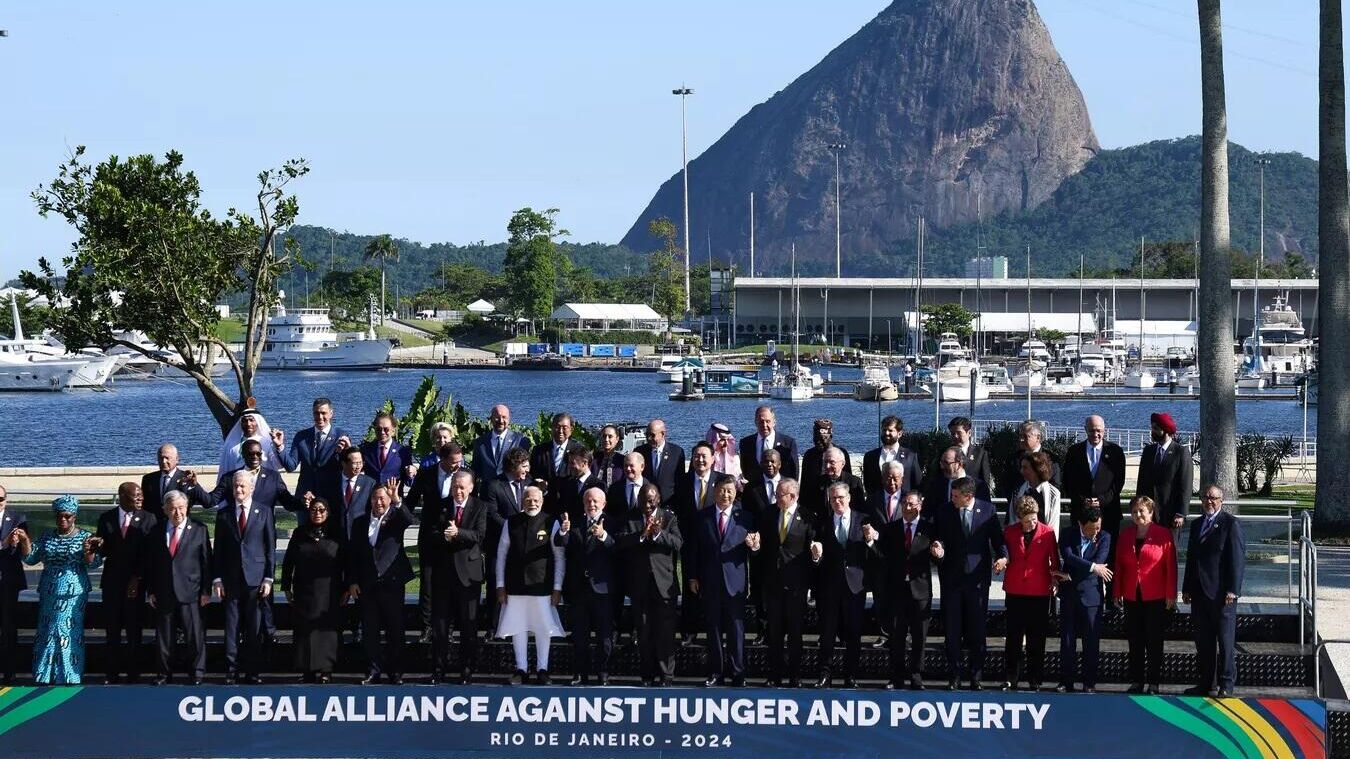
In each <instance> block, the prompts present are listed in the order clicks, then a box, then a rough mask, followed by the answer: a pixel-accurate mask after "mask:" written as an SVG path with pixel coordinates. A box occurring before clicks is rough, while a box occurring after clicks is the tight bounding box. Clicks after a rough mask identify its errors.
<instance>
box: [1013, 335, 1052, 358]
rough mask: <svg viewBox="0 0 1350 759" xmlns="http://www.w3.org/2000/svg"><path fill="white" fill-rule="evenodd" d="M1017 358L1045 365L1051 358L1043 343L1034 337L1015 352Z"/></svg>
mask: <svg viewBox="0 0 1350 759" xmlns="http://www.w3.org/2000/svg"><path fill="white" fill-rule="evenodd" d="M1017 357H1018V358H1026V359H1030V360H1032V361H1040V362H1042V363H1047V364H1048V363H1050V360H1051V358H1052V356H1051V355H1050V351H1048V350H1046V348H1045V341H1044V340H1039V339H1037V338H1034V337H1033V338H1031V339H1030V340H1027V341H1026V342H1024V343H1022V347H1021V348H1020V349H1019V350H1018V351H1017Z"/></svg>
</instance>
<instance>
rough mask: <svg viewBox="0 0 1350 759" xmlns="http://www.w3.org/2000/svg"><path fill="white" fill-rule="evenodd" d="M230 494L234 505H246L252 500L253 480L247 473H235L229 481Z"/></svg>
mask: <svg viewBox="0 0 1350 759" xmlns="http://www.w3.org/2000/svg"><path fill="white" fill-rule="evenodd" d="M230 492H231V493H233V494H234V502H235V503H248V502H249V501H250V500H251V499H252V498H253V478H252V477H250V476H249V475H248V472H235V473H234V479H233V480H231V481H230Z"/></svg>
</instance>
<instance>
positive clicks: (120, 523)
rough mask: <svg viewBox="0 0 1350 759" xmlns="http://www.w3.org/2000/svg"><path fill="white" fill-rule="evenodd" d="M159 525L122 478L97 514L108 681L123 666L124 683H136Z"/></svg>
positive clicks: (117, 676)
mask: <svg viewBox="0 0 1350 759" xmlns="http://www.w3.org/2000/svg"><path fill="white" fill-rule="evenodd" d="M157 526H158V522H157V520H156V519H155V515H154V514H151V513H149V512H147V511H145V510H144V509H143V508H142V500H141V487H140V486H139V485H137V484H136V483H134V482H124V483H122V485H121V486H120V487H118V488H117V508H115V509H108V510H107V511H105V512H103V513H102V514H100V515H99V517H98V528H97V530H96V531H95V533H94V534H95V537H97V538H99V539H100V540H101V541H102V542H101V543H100V545H99V553H100V554H102V556H103V574H102V576H101V577H100V578H99V588H101V589H102V590H103V614H104V618H103V619H104V627H105V629H106V632H107V644H106V647H107V651H108V657H107V661H108V682H110V683H116V682H121V680H122V672H124V671H125V672H126V675H127V682H130V683H135V682H136V681H138V680H139V679H140V677H141V632H142V631H143V630H144V629H145V625H144V620H143V619H142V610H143V609H144V607H145V591H146V589H147V586H148V585H149V583H148V582H146V581H145V577H144V575H145V570H146V563H147V561H148V558H149V544H150V541H151V539H152V536H157V532H156V530H155V528H156V527H157ZM123 632H125V633H126V645H125V646H124V645H123V639H122V634H123ZM128 649H130V650H128Z"/></svg>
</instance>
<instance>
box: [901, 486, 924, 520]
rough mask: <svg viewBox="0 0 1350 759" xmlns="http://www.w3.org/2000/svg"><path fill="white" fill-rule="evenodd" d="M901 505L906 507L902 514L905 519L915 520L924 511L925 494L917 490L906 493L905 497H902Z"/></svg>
mask: <svg viewBox="0 0 1350 759" xmlns="http://www.w3.org/2000/svg"><path fill="white" fill-rule="evenodd" d="M900 506H901V507H903V509H904V511H902V512H901V515H902V516H903V517H904V518H905V521H906V522H913V521H914V520H915V519H918V518H919V515H920V514H922V513H923V494H921V493H920V492H919V491H917V490H911V491H909V492H908V493H905V495H904V497H903V498H901V499H900Z"/></svg>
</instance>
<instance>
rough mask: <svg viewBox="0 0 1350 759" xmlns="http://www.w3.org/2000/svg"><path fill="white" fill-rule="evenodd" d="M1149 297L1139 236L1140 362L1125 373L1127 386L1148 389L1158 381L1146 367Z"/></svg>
mask: <svg viewBox="0 0 1350 759" xmlns="http://www.w3.org/2000/svg"><path fill="white" fill-rule="evenodd" d="M1147 308H1148V299H1147V296H1145V295H1144V238H1142V237H1141V238H1139V363H1137V364H1135V365H1134V368H1132V369H1130V370H1129V371H1128V372H1126V373H1125V387H1132V388H1135V389H1138V390H1148V389H1149V388H1151V387H1153V386H1154V385H1156V384H1157V383H1158V381H1157V379H1156V378H1155V377H1154V376H1153V373H1152V372H1150V371H1148V370H1147V369H1145V368H1144V317H1145V313H1146V311H1147Z"/></svg>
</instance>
